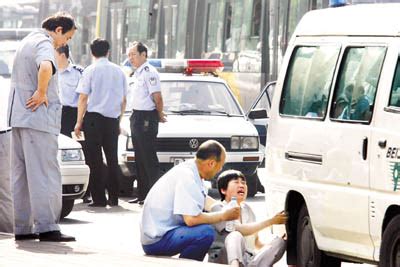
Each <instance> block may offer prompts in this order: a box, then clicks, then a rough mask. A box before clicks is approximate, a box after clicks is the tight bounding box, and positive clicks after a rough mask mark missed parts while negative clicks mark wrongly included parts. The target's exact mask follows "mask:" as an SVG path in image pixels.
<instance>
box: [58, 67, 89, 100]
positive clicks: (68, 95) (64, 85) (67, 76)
mask: <svg viewBox="0 0 400 267" xmlns="http://www.w3.org/2000/svg"><path fill="white" fill-rule="evenodd" d="M82 72H83V69H82V68H80V67H78V66H75V65H72V64H69V65H68V67H67V68H65V69H64V70H62V71H59V72H58V85H59V91H60V101H61V104H62V105H63V106H69V107H74V108H76V107H77V106H78V99H79V94H78V93H77V92H75V90H76V88H77V87H78V84H79V80H80V79H81V76H82Z"/></svg>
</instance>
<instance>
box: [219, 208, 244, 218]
mask: <svg viewBox="0 0 400 267" xmlns="http://www.w3.org/2000/svg"><path fill="white" fill-rule="evenodd" d="M239 217H240V207H234V208H230V209H227V210H226V211H224V213H223V214H222V220H223V221H231V220H236V219H239Z"/></svg>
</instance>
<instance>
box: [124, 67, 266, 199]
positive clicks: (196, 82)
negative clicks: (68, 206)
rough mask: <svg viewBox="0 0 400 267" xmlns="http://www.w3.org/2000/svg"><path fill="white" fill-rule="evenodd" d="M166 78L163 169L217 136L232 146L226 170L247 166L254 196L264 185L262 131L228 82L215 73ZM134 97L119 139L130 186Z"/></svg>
mask: <svg viewBox="0 0 400 267" xmlns="http://www.w3.org/2000/svg"><path fill="white" fill-rule="evenodd" d="M204 61H207V60H204ZM214 61H215V60H214ZM173 66H174V68H175V67H176V66H175V65H173ZM206 68H207V67H203V70H204V69H206ZM160 80H161V90H162V95H163V100H164V112H165V113H166V114H167V122H166V123H160V124H159V131H158V136H157V156H158V159H159V162H160V170H161V174H162V173H165V172H167V171H168V170H169V169H171V168H172V167H173V166H174V165H176V164H178V163H180V162H182V161H184V160H186V159H190V158H193V157H194V156H195V153H196V150H197V148H198V146H199V145H200V144H201V143H203V142H204V141H206V140H208V139H214V140H217V141H219V142H220V143H221V144H222V145H223V146H224V147H225V149H226V151H227V157H226V163H225V166H224V169H237V170H240V171H242V172H243V173H244V174H245V175H246V177H247V183H248V185H249V195H250V196H253V195H254V194H256V193H257V185H258V184H259V183H258V177H257V168H258V166H259V165H260V164H261V162H262V161H263V159H264V156H263V152H262V151H261V150H260V144H259V136H258V133H257V130H256V128H255V127H254V126H253V125H252V124H251V123H250V122H249V121H248V119H247V117H246V116H245V113H244V112H243V110H242V108H241V106H240V105H239V103H238V101H237V100H236V99H235V97H234V95H233V93H232V92H231V90H230V88H229V86H228V85H227V84H226V82H225V81H224V80H222V79H221V78H218V77H214V76H212V75H184V74H182V73H160ZM129 83H130V86H131V87H133V86H135V80H134V79H133V78H131V80H130V81H129ZM130 97H131V96H130V94H128V97H127V98H128V99H127V103H128V106H127V111H128V112H127V113H126V114H125V116H124V117H123V119H122V123H121V128H122V135H121V136H120V138H119V152H120V157H119V161H120V167H121V169H122V172H123V174H124V177H126V178H130V179H128V181H127V185H128V186H131V183H132V179H134V176H135V175H136V167H135V151H134V145H133V144H132V139H131V133H130V121H129V117H130V115H131V113H130V111H131V110H132V107H130V106H129V103H131V102H132V101H130ZM120 184H121V185H123V184H124V183H123V182H121V183H120Z"/></svg>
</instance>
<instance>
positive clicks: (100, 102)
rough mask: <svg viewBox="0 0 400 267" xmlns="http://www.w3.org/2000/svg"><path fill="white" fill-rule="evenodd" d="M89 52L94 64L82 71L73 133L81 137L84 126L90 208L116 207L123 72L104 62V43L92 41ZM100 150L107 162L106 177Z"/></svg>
mask: <svg viewBox="0 0 400 267" xmlns="http://www.w3.org/2000/svg"><path fill="white" fill-rule="evenodd" d="M90 50H91V52H92V55H93V57H94V59H95V62H94V63H93V64H91V65H90V66H88V67H87V68H86V69H85V70H84V72H83V75H82V78H81V80H80V82H79V85H78V88H77V89H76V92H77V93H80V95H79V100H78V117H77V121H76V125H75V134H76V135H77V136H78V137H79V136H81V129H82V127H83V130H84V133H85V143H86V155H87V162H88V165H89V168H90V181H89V184H90V193H91V194H92V200H93V202H92V203H91V204H89V206H90V207H105V206H106V205H107V204H108V205H109V206H118V193H119V186H118V168H119V167H118V135H119V131H120V129H119V122H120V119H121V117H122V116H123V114H124V111H125V105H126V94H127V90H128V83H127V80H126V76H125V73H124V72H123V71H122V69H121V68H120V67H119V66H118V65H116V64H114V63H111V62H110V61H109V60H108V59H107V56H108V53H109V50H110V44H109V43H108V42H107V40H104V39H100V38H98V39H95V40H93V41H92V43H91V44H90ZM102 149H103V150H104V154H105V157H106V160H107V172H106V173H105V174H104V172H103V155H102ZM106 187H107V192H108V201H107V199H106V194H105V189H106Z"/></svg>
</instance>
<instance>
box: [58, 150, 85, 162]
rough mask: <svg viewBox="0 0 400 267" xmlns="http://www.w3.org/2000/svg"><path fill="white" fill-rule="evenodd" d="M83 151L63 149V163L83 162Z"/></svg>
mask: <svg viewBox="0 0 400 267" xmlns="http://www.w3.org/2000/svg"><path fill="white" fill-rule="evenodd" d="M83 160H85V159H84V157H83V153H82V149H62V150H61V161H83Z"/></svg>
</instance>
